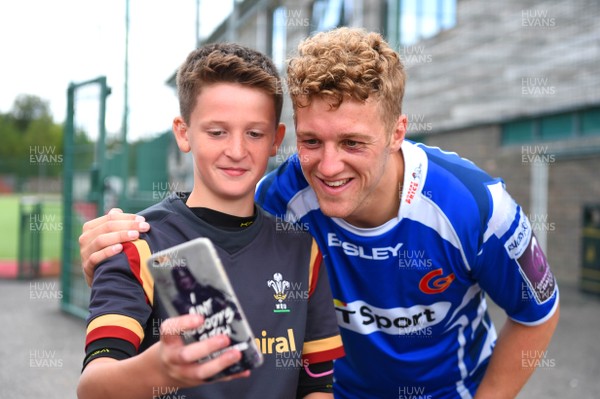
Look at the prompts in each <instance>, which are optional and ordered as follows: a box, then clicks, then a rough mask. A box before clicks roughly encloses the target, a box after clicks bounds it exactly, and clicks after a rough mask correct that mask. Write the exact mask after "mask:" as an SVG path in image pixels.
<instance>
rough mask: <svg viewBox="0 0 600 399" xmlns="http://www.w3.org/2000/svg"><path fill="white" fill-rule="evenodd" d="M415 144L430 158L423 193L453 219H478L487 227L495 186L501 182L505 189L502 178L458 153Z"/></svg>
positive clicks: (473, 220)
mask: <svg viewBox="0 0 600 399" xmlns="http://www.w3.org/2000/svg"><path fill="white" fill-rule="evenodd" d="M415 146H416V147H418V148H419V149H420V150H422V151H423V153H424V154H425V156H426V158H427V171H426V178H425V182H424V187H423V195H424V196H425V197H427V198H429V199H430V200H432V201H433V202H434V203H435V204H436V206H438V207H439V208H440V210H441V211H442V212H443V213H444V214H446V215H448V217H449V218H450V219H451V221H456V222H460V221H461V220H468V221H469V222H470V223H471V222H475V221H477V222H478V223H479V224H480V226H481V227H482V228H484V227H485V225H486V224H487V222H488V221H489V219H490V217H491V215H492V212H493V207H494V197H493V195H492V191H493V189H492V187H497V186H498V185H499V186H500V187H502V188H503V187H504V183H503V181H502V179H500V178H494V177H492V176H490V175H489V174H488V173H487V172H485V171H484V170H482V169H481V168H480V167H479V166H477V165H476V164H474V163H473V162H471V161H470V160H468V159H466V158H463V157H461V156H459V155H458V154H457V153H455V152H448V151H444V150H442V149H440V148H438V147H429V146H426V145H423V144H415ZM454 216H455V217H454ZM469 216H470V217H469Z"/></svg>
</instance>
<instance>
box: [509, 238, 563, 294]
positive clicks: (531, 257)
mask: <svg viewBox="0 0 600 399" xmlns="http://www.w3.org/2000/svg"><path fill="white" fill-rule="evenodd" d="M517 263H518V264H519V271H520V272H521V275H522V276H523V279H524V280H525V282H526V283H527V286H528V287H529V290H530V291H531V292H532V293H533V298H534V299H535V301H536V302H537V303H538V304H542V303H545V302H547V301H548V300H549V299H550V298H552V296H553V295H554V292H555V291H556V280H555V278H554V275H553V274H552V271H551V270H550V266H549V265H548V261H547V260H546V255H544V251H542V248H540V246H539V243H538V241H537V238H536V237H535V235H533V234H532V235H531V240H529V242H528V243H527V245H526V247H525V251H524V252H523V254H522V255H521V256H520V257H519V259H518V260H517Z"/></svg>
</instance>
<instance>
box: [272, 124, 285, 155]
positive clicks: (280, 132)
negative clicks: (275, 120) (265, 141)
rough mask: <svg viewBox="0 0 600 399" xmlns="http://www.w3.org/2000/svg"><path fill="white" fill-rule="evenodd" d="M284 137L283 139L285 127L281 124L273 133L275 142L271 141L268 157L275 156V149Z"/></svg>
mask: <svg viewBox="0 0 600 399" xmlns="http://www.w3.org/2000/svg"><path fill="white" fill-rule="evenodd" d="M284 137H285V125H284V124H283V123H280V124H279V125H278V126H277V130H276V131H275V140H273V146H272V147H271V154H269V155H270V156H272V157H274V156H275V155H277V149H278V148H279V146H280V145H281V143H282V142H283V138H284Z"/></svg>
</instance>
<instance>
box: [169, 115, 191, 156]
mask: <svg viewBox="0 0 600 399" xmlns="http://www.w3.org/2000/svg"><path fill="white" fill-rule="evenodd" d="M187 132H188V127H187V124H186V123H185V121H184V120H183V118H182V117H181V116H178V117H176V118H175V119H173V134H174V135H175V141H177V147H179V150H180V151H181V152H190V148H191V147H190V141H189V139H188V135H187Z"/></svg>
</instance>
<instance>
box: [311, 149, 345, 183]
mask: <svg viewBox="0 0 600 399" xmlns="http://www.w3.org/2000/svg"><path fill="white" fill-rule="evenodd" d="M318 162H319V163H318V165H317V169H318V171H319V173H320V174H321V175H322V176H323V177H334V176H336V175H337V174H339V173H341V172H342V171H343V170H344V163H343V162H342V158H341V154H340V151H339V149H338V148H337V147H336V146H334V145H328V144H326V145H324V146H323V150H322V152H321V158H320V159H319V161H318Z"/></svg>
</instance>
